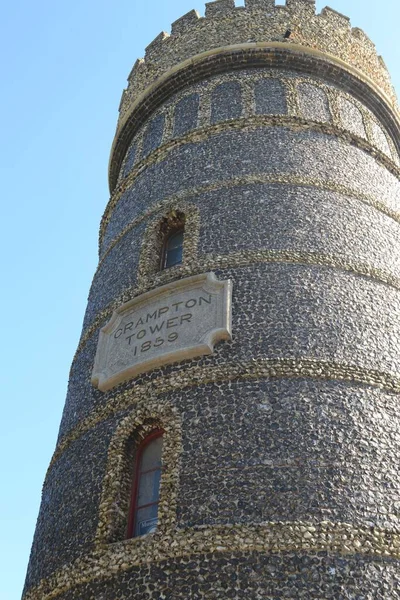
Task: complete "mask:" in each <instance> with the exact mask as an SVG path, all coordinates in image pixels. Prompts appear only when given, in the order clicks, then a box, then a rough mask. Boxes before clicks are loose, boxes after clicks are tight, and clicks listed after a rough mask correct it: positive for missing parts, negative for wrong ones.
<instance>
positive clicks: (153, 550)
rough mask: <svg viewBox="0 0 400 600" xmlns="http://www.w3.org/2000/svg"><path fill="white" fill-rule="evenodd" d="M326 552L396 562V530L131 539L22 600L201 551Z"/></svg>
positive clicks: (297, 528)
mask: <svg viewBox="0 0 400 600" xmlns="http://www.w3.org/2000/svg"><path fill="white" fill-rule="evenodd" d="M252 551H257V552H258V553H268V554H278V553H283V552H298V553H301V552H307V554H308V555H310V554H313V553H317V552H329V553H333V554H337V555H352V554H358V555H360V554H361V555H368V556H375V557H391V558H397V559H398V558H400V531H396V530H387V529H381V528H377V527H355V526H353V525H349V524H346V523H333V522H330V521H323V522H318V523H310V522H299V521H294V522H286V523H282V522H276V523H273V522H268V523H260V524H258V525H236V524H235V525H221V526H212V527H209V526H204V527H197V528H195V527H194V528H190V529H182V530H174V531H170V532H163V531H161V530H159V531H157V532H156V533H154V534H152V535H151V536H150V537H149V536H146V537H144V538H134V539H130V540H125V541H122V542H119V543H116V544H112V545H109V546H107V545H105V546H104V547H103V548H101V549H99V550H96V551H94V552H92V553H90V554H87V555H85V556H82V557H81V558H78V559H77V560H76V561H74V562H73V563H71V564H70V565H66V566H65V567H64V568H63V569H61V570H59V571H57V572H56V573H54V574H53V575H52V576H50V577H49V578H48V579H45V580H42V581H41V582H40V583H39V585H38V586H36V587H35V588H33V589H31V590H30V591H28V593H27V594H26V595H25V596H24V600H52V599H53V598H56V597H57V596H58V595H60V594H62V593H64V592H66V591H68V590H69V589H71V588H74V587H77V586H79V585H82V584H84V583H88V582H91V581H96V580H106V579H110V578H112V577H113V576H114V575H116V574H118V573H121V572H124V571H128V570H129V569H131V568H132V567H135V566H140V565H145V564H148V563H160V562H161V561H164V560H168V559H172V558H173V559H176V558H180V557H188V556H191V555H196V554H197V555H198V554H207V553H229V554H231V553H234V552H241V553H242V552H245V553H246V552H252Z"/></svg>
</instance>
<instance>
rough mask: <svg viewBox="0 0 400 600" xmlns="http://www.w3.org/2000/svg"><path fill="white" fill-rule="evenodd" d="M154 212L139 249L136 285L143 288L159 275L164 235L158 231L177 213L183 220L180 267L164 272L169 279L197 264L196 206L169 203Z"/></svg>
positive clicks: (179, 201) (198, 228)
mask: <svg viewBox="0 0 400 600" xmlns="http://www.w3.org/2000/svg"><path fill="white" fill-rule="evenodd" d="M157 208H158V210H157V211H156V212H153V213H152V218H151V219H150V222H149V223H148V225H147V227H146V231H145V234H144V236H143V240H142V245H141V249H140V257H139V266H138V271H137V285H138V287H139V288H142V289H143V288H146V287H148V285H149V282H151V280H152V278H154V276H156V275H157V274H159V276H162V274H163V271H162V270H161V267H160V261H161V253H162V247H163V243H164V237H165V234H163V232H162V231H161V225H162V221H163V220H166V221H168V219H169V218H172V220H173V219H174V218H177V217H176V216H177V215H178V214H179V213H181V214H182V215H183V218H184V236H183V257H182V264H180V265H176V266H175V267H171V268H170V269H168V272H169V275H168V277H169V278H170V277H171V275H174V274H175V276H176V275H179V273H180V272H181V270H182V267H187V268H190V267H193V266H194V265H195V264H196V261H197V253H198V243H199V236H200V211H199V209H198V207H197V206H195V205H194V204H190V203H189V202H184V201H182V200H175V201H173V200H169V201H165V202H163V203H160V204H159V205H158V207H157Z"/></svg>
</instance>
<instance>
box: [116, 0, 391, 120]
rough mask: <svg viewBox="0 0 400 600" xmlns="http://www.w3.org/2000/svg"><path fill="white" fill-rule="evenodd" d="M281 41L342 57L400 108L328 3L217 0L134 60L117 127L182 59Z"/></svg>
mask: <svg viewBox="0 0 400 600" xmlns="http://www.w3.org/2000/svg"><path fill="white" fill-rule="evenodd" d="M277 42H278V43H283V44H287V45H288V47H289V46H290V45H292V48H293V50H294V49H295V47H296V48H298V46H299V45H300V46H304V47H307V48H308V49H309V51H311V52H314V53H315V52H317V53H318V52H321V53H324V54H325V55H326V58H327V59H329V56H330V57H333V58H334V59H336V60H339V61H340V62H341V61H342V62H343V63H345V64H344V65H343V66H344V67H346V66H347V67H350V69H355V70H356V72H358V73H359V74H360V75H361V76H364V78H367V80H369V81H372V82H373V83H374V84H375V86H377V87H378V88H379V89H380V90H381V91H382V92H383V93H384V95H385V96H386V98H387V100H388V102H389V104H390V105H391V106H392V108H394V109H396V107H397V102H396V95H395V92H394V89H393V87H392V84H391V81H390V77H389V73H388V71H387V69H386V66H385V64H384V62H383V60H382V58H381V57H380V56H378V54H377V53H376V49H375V46H374V44H373V43H372V42H371V41H370V39H369V38H368V37H367V36H366V35H365V33H364V32H363V31H362V30H361V29H358V28H352V27H351V25H350V20H349V19H348V18H347V17H345V16H343V15H341V14H339V13H338V12H336V11H334V10H332V9H330V8H324V9H323V10H322V11H321V13H320V14H316V11H315V0H286V5H285V6H281V5H277V6H275V2H274V0H246V5H245V6H244V7H243V6H235V2H234V0H215V1H214V2H209V3H207V4H206V9H205V16H204V17H200V15H199V14H198V13H197V12H196V11H195V10H192V11H190V12H188V13H187V14H186V15H184V16H183V17H181V18H180V19H178V20H177V21H175V22H174V23H173V24H172V28H171V34H168V33H165V32H163V33H160V34H159V35H158V36H157V37H156V38H155V40H154V41H153V42H152V43H151V44H150V45H149V46H148V47H147V48H146V53H145V57H144V59H139V60H137V61H136V63H135V65H134V67H133V69H132V71H131V73H130V75H129V78H128V82H129V84H128V88H127V89H126V90H124V92H123V95H122V99H121V104H120V118H119V123H118V130H117V131H120V130H121V128H122V127H123V125H124V123H125V122H126V120H127V118H128V115H129V114H130V112H131V110H132V108H133V106H134V105H135V104H136V103H137V101H138V100H139V99H140V98H141V97H142V96H143V94H144V93H145V92H146V90H148V89H149V87H151V86H152V85H154V84H155V83H156V82H157V80H159V79H160V78H162V77H163V76H164V77H165V76H166V74H167V73H169V72H175V71H177V70H178V69H179V65H182V63H185V62H186V61H193V62H196V60H199V59H200V57H199V55H200V56H203V57H204V53H207V54H209V55H212V54H215V52H216V51H217V50H218V51H220V50H221V49H224V48H225V49H226V48H227V47H229V46H230V47H232V46H240V45H245V46H246V47H247V48H248V47H249V46H251V45H252V44H253V45H254V44H257V45H262V44H263V43H277Z"/></svg>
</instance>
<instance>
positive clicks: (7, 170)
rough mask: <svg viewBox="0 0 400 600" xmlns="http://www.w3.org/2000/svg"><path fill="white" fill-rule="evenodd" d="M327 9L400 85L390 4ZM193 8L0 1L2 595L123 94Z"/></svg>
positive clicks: (69, 345) (67, 340)
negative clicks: (361, 35)
mask: <svg viewBox="0 0 400 600" xmlns="http://www.w3.org/2000/svg"><path fill="white" fill-rule="evenodd" d="M239 3H240V4H242V2H238V4H239ZM317 4H318V9H321V8H322V7H323V6H325V2H319V1H318V3H317ZM330 6H331V7H332V8H334V9H336V10H338V11H339V12H343V13H344V14H346V15H348V16H349V17H350V18H351V21H352V24H353V25H354V26H358V27H361V28H362V29H364V30H365V31H366V32H367V33H368V34H369V36H370V37H371V38H372V39H373V41H374V42H375V43H376V45H377V48H378V51H379V52H380V53H381V54H382V55H383V56H384V58H385V61H386V63H387V65H388V67H389V70H390V72H391V74H392V78H393V81H394V84H395V86H396V88H397V90H398V91H399V92H400V66H399V63H400V61H399V57H400V56H399V54H400V53H399V43H398V42H399V39H398V36H399V32H398V25H399V17H400V3H399V2H398V0H386V1H385V2H376V1H372V0H330ZM191 8H197V9H198V10H199V11H200V12H203V10H204V5H203V0H153V1H148V2H143V3H142V2H140V1H139V0H129V1H128V0H113V1H111V0H95V1H94V0H79V1H78V0H75V1H74V0H72V1H68V2H66V1H62V0H61V1H59V2H53V1H52V2H50V1H49V0H37V1H34V0H29V1H28V0H14V1H13V2H8V3H4V4H3V6H2V16H1V23H0V30H1V31H0V46H1V48H0V56H1V61H2V65H1V75H0V77H1V83H2V86H1V87H2V89H1V94H0V120H1V127H0V130H1V133H2V144H1V150H0V152H1V156H0V170H1V183H2V190H3V191H2V207H3V208H2V215H3V218H2V222H3V226H2V234H1V236H0V245H1V252H0V257H1V274H2V284H3V285H2V293H1V311H2V320H3V326H2V332H3V333H2V336H1V340H2V343H1V359H0V364H1V371H2V377H1V379H2V394H1V397H2V402H1V417H2V433H1V436H0V468H1V482H2V486H1V494H0V520H1V524H0V532H1V533H0V540H1V543H0V598H1V600H19V599H20V596H21V590H22V586H23V581H24V578H25V571H26V566H27V562H28V557H29V551H30V546H31V542H32V536H33V532H34V527H35V522H36V517H37V513H38V509H39V502H40V493H41V486H42V482H43V479H44V476H45V472H46V469H47V465H48V463H49V461H50V458H51V455H52V453H53V450H54V446H55V441H56V436H57V432H58V425H59V422H60V418H61V413H62V409H63V405H64V400H65V393H66V386H67V380H68V371H69V367H70V363H71V360H72V357H73V355H74V352H75V349H76V346H77V343H78V338H79V335H80V329H81V324H82V318H83V314H84V310H85V305H86V298H87V293H88V290H89V285H90V282H91V279H92V276H93V273H94V270H95V268H96V261H97V236H98V225H99V222H100V218H101V215H102V212H103V209H104V207H105V205H106V202H107V200H108V186H107V163H108V157H109V149H110V146H111V142H112V138H113V134H114V131H115V125H116V121H117V109H118V105H119V101H120V96H121V92H122V89H123V88H124V87H125V82H126V77H127V76H128V74H129V72H130V70H131V67H132V65H133V63H134V61H135V60H136V58H138V57H140V56H143V53H144V48H145V46H146V45H147V44H148V43H149V42H150V41H151V40H152V39H153V38H154V37H155V36H156V35H157V34H158V33H159V32H160V31H161V30H167V31H169V26H170V23H171V22H172V21H174V20H175V19H176V18H178V17H179V16H181V15H182V14H184V13H185V12H187V11H188V10H190V9H191Z"/></svg>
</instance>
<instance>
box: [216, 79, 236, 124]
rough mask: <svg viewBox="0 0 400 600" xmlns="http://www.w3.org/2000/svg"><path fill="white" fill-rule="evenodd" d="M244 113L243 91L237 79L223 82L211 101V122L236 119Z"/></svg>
mask: <svg viewBox="0 0 400 600" xmlns="http://www.w3.org/2000/svg"><path fill="white" fill-rule="evenodd" d="M241 115H242V91H241V87H240V84H239V83H238V82H236V81H231V82H228V83H221V84H220V85H218V86H217V87H216V88H215V90H214V92H213V94H212V101H211V123H218V122H219V121H226V120H227V119H235V118H237V117H240V116H241Z"/></svg>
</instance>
